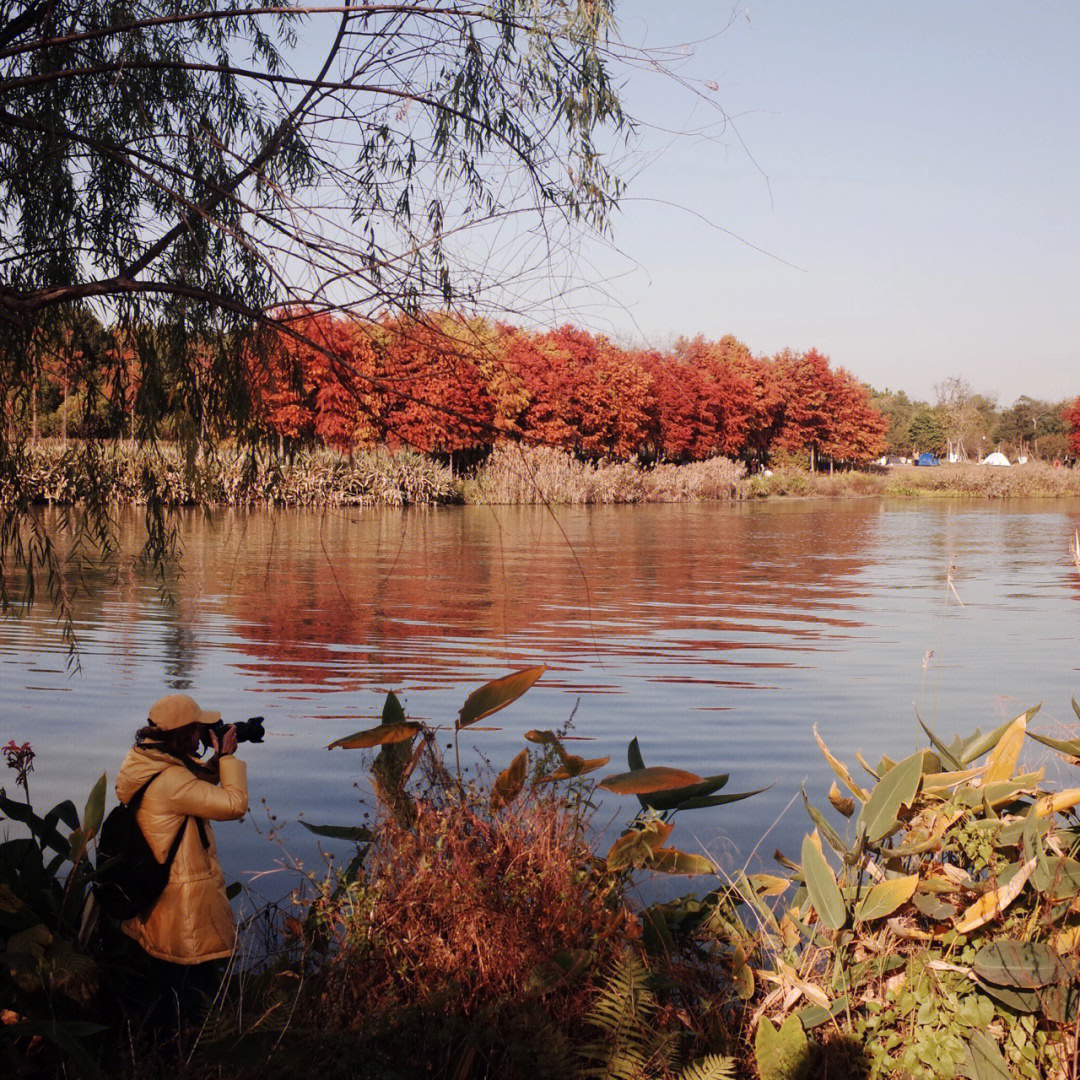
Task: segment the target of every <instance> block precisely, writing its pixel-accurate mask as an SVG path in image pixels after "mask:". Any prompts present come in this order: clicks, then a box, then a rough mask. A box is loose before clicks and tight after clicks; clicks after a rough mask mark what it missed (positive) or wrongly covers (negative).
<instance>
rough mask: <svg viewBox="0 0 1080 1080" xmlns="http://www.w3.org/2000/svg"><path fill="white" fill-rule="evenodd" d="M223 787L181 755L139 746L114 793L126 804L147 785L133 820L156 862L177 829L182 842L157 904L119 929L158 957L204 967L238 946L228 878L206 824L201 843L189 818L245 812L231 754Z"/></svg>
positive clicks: (243, 781) (239, 765)
mask: <svg viewBox="0 0 1080 1080" xmlns="http://www.w3.org/2000/svg"><path fill="white" fill-rule="evenodd" d="M218 768H219V783H212V782H210V781H208V780H200V779H199V778H198V777H197V776H196V775H195V774H194V773H192V772H191V770H190V769H188V768H187V766H186V765H184V764H183V762H181V761H180V760H179V758H175V757H171V756H170V755H169V754H165V753H163V752H161V751H160V750H152V749H148V748H143V747H135V749H133V750H131V751H130V752H129V753H128V755H127V757H126V758H124V762H123V764H122V765H121V766H120V771H119V773H118V774H117V776H116V795H117V798H119V799H120V801H121V802H125V803H126V802H127V801H128V800H129V799H131V797H132V796H133V795H135V794H136V793H137V792H138V790H139V788H141V787H142V786H143V784H145V783H146V782H147V781H148V780H150V779H151V778H154V777H156V779H154V782H153V783H152V784H151V785H150V786H149V787H148V788H147V789H146V793H145V794H144V795H143V797H142V802H141V803H140V804H139V810H138V813H137V814H136V819H137V820H138V822H139V827H140V828H141V829H142V831H143V835H144V836H145V837H146V841H147V843H148V844H149V845H150V849H151V850H152V851H153V853H154V855H155V857H156V858H157V860H158V862H161V863H163V862H164V861H165V859H166V858H167V857H168V854H169V848H170V847H171V846H172V842H173V840H174V838H175V837H176V831H177V829H179V828H180V827H181V825H183V827H184V830H185V831H184V838H183V840H181V841H180V847H179V849H178V850H177V852H176V858H175V859H173V864H172V867H171V869H170V871H169V882H168V884H167V885H166V886H165V889H164V891H163V892H162V894H161V896H159V897H158V899H157V900H156V901H155V903H154V905H153V907H151V908H150V909H149V910H148V911H144V912H143V913H142V914H140V915H136V916H135V918H133V919H128V920H127V921H126V922H123V923H121V924H120V929H121V930H123V931H124V933H125V934H127V935H128V937H131V938H134V940H135V941H137V942H138V943H139V944H140V945H141V946H142V947H143V949H145V950H146V951H147V952H148V953H149V954H150V955H151V956H156V957H157V958H158V959H159V960H168V961H170V962H171V963H173V964H201V963H202V962H203V961H204V960H220V959H221V958H223V957H226V956H231V955H232V952H233V948H234V946H235V944H236V929H235V927H234V926H233V915H232V908H231V907H230V906H229V900H228V897H227V896H226V895H225V877H224V875H223V874H222V872H221V866H220V864H219V863H218V860H217V845H216V844H215V842H214V834H213V832H212V830H211V829H210V826H209V825H206V826H205V830H206V837H207V841H208V845H207V846H206V847H204V846H203V842H202V837H201V836H200V835H199V828H198V824H197V823H196V822H195V821H191V820H188V821H187V822H186V824H185V823H184V822H185V819H187V818H190V817H196V818H202V819H203V821H234V820H236V819H237V818H240V817H243V816H244V813H245V812H246V811H247V805H248V795H247V766H246V765H245V764H244V763H243V762H242V761H237V759H236V758H234V757H232V756H225V757H223V758H221V759H220V761H219V766H218Z"/></svg>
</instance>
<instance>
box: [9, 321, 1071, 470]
mask: <svg viewBox="0 0 1080 1080" xmlns="http://www.w3.org/2000/svg"><path fill="white" fill-rule="evenodd" d="M288 325H289V326H290V328H291V330H292V331H293V332H294V333H295V335H296V336H295V337H293V336H289V335H288V334H279V335H277V337H276V338H275V340H274V341H273V342H272V344H271V346H270V347H269V348H263V349H260V350H259V352H258V353H256V352H255V351H250V352H249V351H246V350H245V348H244V347H243V346H242V345H240V346H238V348H239V349H240V351H241V352H242V353H243V354H244V355H243V362H242V364H241V367H242V370H243V379H242V392H243V396H244V397H245V398H246V399H247V400H245V401H244V402H242V403H239V404H238V403H237V402H236V401H235V400H231V401H225V402H221V403H220V404H221V408H220V409H217V410H215V409H213V408H208V409H205V410H203V411H201V412H198V414H197V415H196V414H193V413H192V411H191V409H190V408H188V407H179V408H177V407H175V406H172V407H170V405H169V402H177V401H181V400H184V395H183V394H181V393H179V388H178V387H177V388H173V390H172V391H170V387H169V386H168V385H165V384H163V385H156V384H155V385H154V386H150V385H146V384H144V381H143V377H142V372H141V369H140V364H139V361H138V359H137V354H136V351H135V349H134V348H133V347H132V346H131V345H130V344H128V343H127V341H126V334H125V332H123V331H121V330H119V329H117V328H110V327H105V326H100V325H96V326H93V327H90V328H89V329H87V331H86V333H85V334H84V335H82V336H81V337H80V339H79V342H78V344H77V345H76V344H75V343H74V342H72V343H69V344H68V345H65V344H64V343H63V342H59V343H54V345H55V347H54V348H52V349H51V350H49V351H48V358H47V359H46V358H44V354H43V358H42V360H41V362H40V363H39V365H38V366H37V368H36V370H35V375H34V378H33V379H32V380H31V382H30V384H29V385H28V387H27V390H26V393H25V395H24V399H23V401H22V405H23V407H22V408H21V409H19V410H17V411H16V414H15V415H14V416H13V417H11V418H9V422H10V423H11V424H12V425H13V426H14V427H15V428H16V429H17V430H16V431H15V432H13V433H15V434H17V435H18V436H21V437H22V438H28V439H29V440H31V441H35V440H36V439H38V438H41V437H45V438H61V439H64V440H66V439H68V438H84V439H85V438H104V439H119V438H125V437H126V438H130V439H133V440H134V439H136V438H138V440H139V441H149V442H154V441H157V440H158V439H160V438H163V437H164V438H166V439H169V438H171V439H173V440H177V441H184V440H185V439H186V438H187V437H189V436H191V435H194V436H195V438H196V439H198V440H199V441H200V442H204V443H211V444H213V443H218V442H222V441H227V440H229V439H232V438H240V439H242V440H243V441H246V442H251V443H257V442H259V441H263V442H268V443H273V444H276V445H277V446H278V448H279V450H282V451H286V450H288V451H289V452H290V453H292V454H295V453H296V452H297V451H300V450H306V451H312V450H320V449H327V450H335V451H338V452H340V453H343V454H348V455H354V454H356V453H357V452H358V451H364V450H371V449H373V448H375V447H386V448H388V449H390V450H396V449H400V448H409V449H413V450H416V451H419V452H422V453H426V454H430V455H435V456H436V457H440V458H442V459H445V460H448V461H450V460H453V461H455V462H456V463H457V464H458V465H465V466H470V465H476V464H478V463H480V462H482V461H484V460H485V459H486V458H487V456H488V455H489V453H490V452H491V450H492V448H493V447H495V446H498V445H500V444H504V443H523V444H525V445H529V446H542V447H552V448H557V449H560V450H564V451H567V452H568V453H570V454H572V455H574V456H575V457H577V458H580V459H581V460H583V461H586V462H590V463H593V464H597V463H603V464H605V465H607V464H610V463H613V462H626V461H631V462H635V463H637V464H639V465H644V466H651V465H653V464H655V463H658V462H659V463H665V464H675V465H679V464H687V463H691V462H702V461H707V460H710V459H713V458H716V457H726V458H730V459H733V460H739V461H741V462H742V463H743V464H744V465H745V466H746V469H747V472H749V473H756V472H759V471H761V470H763V469H764V468H766V467H772V468H774V469H775V468H776V467H777V466H780V467H785V466H796V465H797V466H802V467H805V468H808V469H809V470H810V471H811V472H814V471H816V470H817V469H819V468H821V467H822V466H828V467H829V468H830V471H831V470H832V469H834V468H835V467H837V466H839V467H851V466H861V465H867V464H870V463H872V462H873V461H874V460H875V459H878V458H880V457H883V456H885V455H890V456H896V457H912V456H914V455H916V454H918V453H919V452H923V451H925V452H929V453H933V454H937V455H940V456H942V457H948V458H949V459H950V460H959V461H979V460H981V459H982V458H983V457H985V456H986V455H987V453H989V452H990V451H993V450H998V451H1004V453H1005V454H1006V455H1007V456H1009V457H1011V458H1012V459H1014V460H1017V459H1021V458H1027V459H1037V460H1044V461H1049V462H1052V461H1054V460H1058V461H1066V460H1069V459H1070V458H1071V457H1072V456H1075V454H1076V453H1077V452H1078V451H1080V399H1077V401H1076V402H1071V403H1070V402H1069V401H1062V402H1049V401H1040V400H1037V399H1034V398H1030V397H1026V396H1024V397H1021V398H1019V399H1018V400H1017V401H1016V402H1015V403H1014V404H1013V405H1011V406H1009V407H1007V408H999V407H998V405H997V404H996V402H995V400H994V399H993V398H992V397H988V396H986V395H983V394H978V393H975V392H974V391H973V390H972V389H971V387H970V386H969V385H968V384H967V383H966V382H965V381H964V380H962V379H960V378H947V379H945V380H943V382H941V383H940V384H939V385H938V386H937V387H936V388H935V396H936V400H935V401H934V402H933V403H931V402H927V401H918V400H913V399H911V398H909V397H908V395H907V394H906V393H904V392H903V391H896V392H893V391H888V390H885V391H877V390H873V389H872V388H870V387H869V386H867V385H865V384H863V383H862V382H860V381H859V380H858V379H857V378H855V377H854V376H853V375H851V374H850V373H849V372H847V371H845V370H843V369H842V368H835V367H833V366H831V364H830V362H829V359H828V358H827V357H826V356H824V355H822V354H821V353H819V352H818V351H817V350H816V349H810V350H808V351H807V352H803V353H798V352H794V351H792V350H785V351H783V352H781V353H778V354H776V355H775V356H771V357H767V356H755V355H754V354H753V353H752V352H751V351H750V349H749V348H748V347H747V346H746V345H744V344H743V343H742V342H740V341H738V340H736V339H735V338H734V337H731V336H730V335H729V336H725V337H722V338H720V339H719V340H716V341H709V340H706V339H704V338H702V337H696V338H693V339H680V340H678V341H677V342H676V343H675V344H674V345H673V346H671V347H670V348H669V349H667V350H665V351H660V350H656V349H648V348H624V347H621V346H619V345H617V344H616V343H614V342H612V341H610V340H608V339H607V338H605V337H604V336H602V335H596V334H592V333H590V332H588V331H587V330H584V329H581V328H578V327H574V326H563V327H560V328H558V329H554V330H548V331H543V332H540V331H526V330H523V329H521V328H519V327H514V326H509V325H506V324H500V323H494V322H491V321H489V320H486V319H481V318H477V319H471V320H470V319H466V318H462V317H458V316H451V315H429V316H426V317H424V318H422V319H414V318H406V317H399V318H396V319H384V320H381V321H370V320H367V321H365V320H360V319H355V318H345V317H340V316H338V317H335V316H328V315H318V316H316V315H309V314H305V313H303V312H300V313H297V314H295V315H294V316H291V317H290V318H289V320H288ZM87 342H91V345H88V344H87ZM192 351H193V352H195V353H198V352H199V346H198V345H197V344H195V345H193V346H192ZM196 366H198V364H197V362H196ZM88 369H93V371H92V372H90V373H89V374H88ZM165 382H166V384H167V383H168V379H166V380H165Z"/></svg>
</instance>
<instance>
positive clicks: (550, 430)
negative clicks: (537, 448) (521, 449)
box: [505, 326, 650, 457]
mask: <svg viewBox="0 0 1080 1080" xmlns="http://www.w3.org/2000/svg"><path fill="white" fill-rule="evenodd" d="M505 355H506V364H507V365H508V367H509V368H510V369H511V370H512V371H513V372H515V373H516V374H517V375H518V376H519V377H520V378H521V381H522V384H523V385H524V388H525V392H526V394H527V396H528V403H527V404H526V406H525V408H524V409H523V410H522V412H521V413H520V414H519V416H518V418H517V421H518V425H519V426H520V428H521V431H522V434H523V436H524V438H525V439H526V440H527V441H529V442H534V443H542V444H544V445H548V446H563V447H566V448H567V449H573V450H576V451H578V452H580V453H583V454H586V455H589V456H591V457H603V456H610V457H629V456H630V455H632V454H634V453H636V452H637V450H638V449H639V448H640V447H641V446H642V445H643V444H644V443H645V442H646V440H647V438H648V429H649V412H650V400H649V377H648V375H647V373H646V372H645V370H644V369H643V368H641V367H640V366H638V365H637V364H636V363H634V361H633V359H632V358H631V356H630V355H629V354H628V353H626V352H624V351H622V350H620V349H618V348H616V347H615V346H614V345H612V344H611V342H609V341H607V339H605V338H603V337H598V338H593V337H592V335H590V334H589V333H587V332H586V331H584V330H579V329H577V328H576V327H572V326H564V327H561V328H559V329H558V330H553V331H550V332H549V333H546V334H540V335H526V334H521V335H516V336H514V337H513V338H512V339H511V340H510V342H509V343H508V346H507V349H506V354H505Z"/></svg>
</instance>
